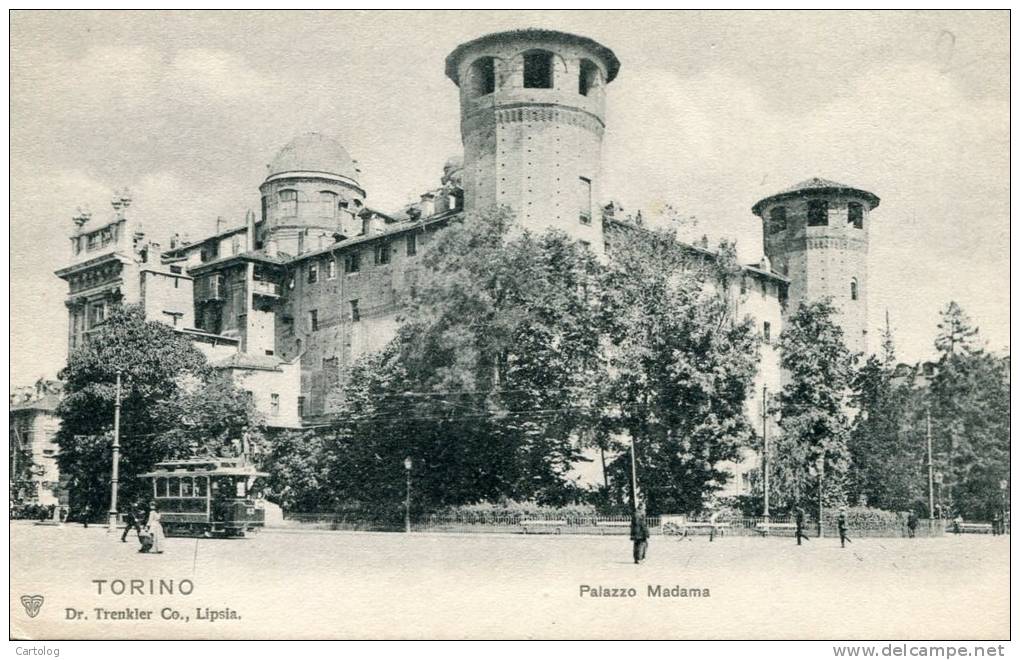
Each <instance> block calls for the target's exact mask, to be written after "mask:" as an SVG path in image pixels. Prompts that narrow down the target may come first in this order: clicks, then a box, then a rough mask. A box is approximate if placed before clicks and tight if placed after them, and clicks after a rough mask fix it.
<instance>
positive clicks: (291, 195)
mask: <svg viewBox="0 0 1020 660" xmlns="http://www.w3.org/2000/svg"><path fill="white" fill-rule="evenodd" d="M297 203H298V199H297V191H296V190H281V191H280V215H281V216H283V217H285V218H290V217H294V216H296V215H297Z"/></svg>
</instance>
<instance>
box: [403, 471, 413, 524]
mask: <svg viewBox="0 0 1020 660" xmlns="http://www.w3.org/2000/svg"><path fill="white" fill-rule="evenodd" d="M412 465H413V464H412V462H411V457H410V456H408V457H406V458H405V459H404V472H405V473H406V474H407V489H406V491H405V494H404V531H405V532H408V533H409V532H410V531H411V466H412Z"/></svg>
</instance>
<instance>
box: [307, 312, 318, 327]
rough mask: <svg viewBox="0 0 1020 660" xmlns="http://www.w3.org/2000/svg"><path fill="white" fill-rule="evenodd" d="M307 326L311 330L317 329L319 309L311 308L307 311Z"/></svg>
mask: <svg viewBox="0 0 1020 660" xmlns="http://www.w3.org/2000/svg"><path fill="white" fill-rule="evenodd" d="M308 328H309V329H310V330H311V331H312V332H315V331H316V330H318V329H319V310H317V309H313V310H311V311H309V312H308Z"/></svg>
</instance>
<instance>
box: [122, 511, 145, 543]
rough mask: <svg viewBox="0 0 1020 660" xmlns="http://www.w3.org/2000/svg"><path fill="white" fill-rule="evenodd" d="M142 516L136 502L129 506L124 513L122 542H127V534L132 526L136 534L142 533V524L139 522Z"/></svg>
mask: <svg viewBox="0 0 1020 660" xmlns="http://www.w3.org/2000/svg"><path fill="white" fill-rule="evenodd" d="M140 517H141V515H140V514H139V513H138V508H137V507H136V506H135V505H134V504H132V505H131V506H129V507H128V510H127V512H125V513H124V533H123V534H121V535H120V542H121V543H127V535H128V532H130V531H131V529H132V528H134V530H135V534H141V533H142V526H141V525H140V524H139V522H140V521H139V518H140Z"/></svg>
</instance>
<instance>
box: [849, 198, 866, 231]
mask: <svg viewBox="0 0 1020 660" xmlns="http://www.w3.org/2000/svg"><path fill="white" fill-rule="evenodd" d="M846 222H847V224H850V225H853V226H854V229H864V207H863V206H862V205H861V204H859V203H858V202H850V203H849V204H847V205H846Z"/></svg>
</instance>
